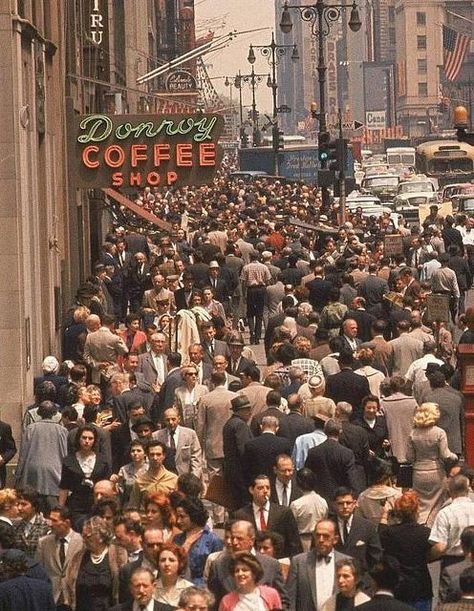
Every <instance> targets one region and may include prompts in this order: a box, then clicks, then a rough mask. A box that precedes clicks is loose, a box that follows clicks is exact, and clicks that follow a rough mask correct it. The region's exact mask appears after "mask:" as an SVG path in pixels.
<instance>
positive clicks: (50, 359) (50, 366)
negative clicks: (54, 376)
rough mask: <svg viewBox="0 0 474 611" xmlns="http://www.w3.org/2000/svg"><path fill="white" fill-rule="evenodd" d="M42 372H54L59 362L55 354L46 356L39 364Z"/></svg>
mask: <svg viewBox="0 0 474 611" xmlns="http://www.w3.org/2000/svg"><path fill="white" fill-rule="evenodd" d="M41 368H42V369H43V372H44V373H56V372H57V371H58V369H59V362H58V359H57V358H56V357H55V356H47V357H46V358H45V359H44V361H43V364H42V366H41Z"/></svg>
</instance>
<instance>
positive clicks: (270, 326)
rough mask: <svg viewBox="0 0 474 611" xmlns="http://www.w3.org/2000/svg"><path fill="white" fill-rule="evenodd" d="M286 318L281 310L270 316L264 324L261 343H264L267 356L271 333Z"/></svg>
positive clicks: (269, 348) (271, 337) (270, 343)
mask: <svg viewBox="0 0 474 611" xmlns="http://www.w3.org/2000/svg"><path fill="white" fill-rule="evenodd" d="M285 318H286V314H285V313H284V312H282V313H281V314H275V316H272V317H271V318H270V319H269V320H268V322H267V324H266V326H265V337H264V339H263V343H264V344H265V354H266V356H267V358H268V355H269V353H270V350H271V347H272V341H273V335H274V333H275V330H276V328H277V327H280V326H281V325H282V324H283V322H284V320H285Z"/></svg>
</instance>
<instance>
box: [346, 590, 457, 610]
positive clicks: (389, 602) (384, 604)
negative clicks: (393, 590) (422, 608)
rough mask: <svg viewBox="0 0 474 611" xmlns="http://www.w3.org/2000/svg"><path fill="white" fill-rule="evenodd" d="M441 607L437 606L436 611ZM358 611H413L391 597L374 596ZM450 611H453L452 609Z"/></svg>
mask: <svg viewBox="0 0 474 611" xmlns="http://www.w3.org/2000/svg"><path fill="white" fill-rule="evenodd" d="M440 608H442V607H439V606H438V611H439V609H440ZM357 610H358V611H381V610H383V611H413V607H410V605H407V604H405V603H402V602H400V601H399V600H395V598H392V597H391V596H385V595H382V594H376V595H375V596H374V597H373V598H372V599H371V600H369V601H368V602H366V603H363V604H362V605H359V606H358V607H357ZM451 611H455V610H454V609H452V610H451Z"/></svg>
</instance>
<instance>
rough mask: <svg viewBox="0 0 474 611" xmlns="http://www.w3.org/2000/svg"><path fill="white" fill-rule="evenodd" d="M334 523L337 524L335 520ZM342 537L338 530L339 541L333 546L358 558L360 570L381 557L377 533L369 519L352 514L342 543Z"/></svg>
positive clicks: (371, 565) (368, 567)
mask: <svg viewBox="0 0 474 611" xmlns="http://www.w3.org/2000/svg"><path fill="white" fill-rule="evenodd" d="M336 523H337V524H338V522H337V520H336ZM342 539H343V537H342V533H341V532H339V541H338V542H337V544H336V546H335V548H336V549H337V551H338V552H341V553H343V554H347V555H348V556H351V557H352V558H355V559H356V560H358V561H359V563H360V565H361V569H362V572H365V571H367V570H369V569H371V568H372V567H373V566H374V564H375V563H376V562H378V561H379V560H380V559H381V557H382V546H381V544H380V539H379V535H378V532H377V529H376V527H375V526H374V524H372V522H371V521H370V520H366V519H365V518H362V517H361V516H358V515H355V514H354V516H353V518H352V524H351V529H350V531H349V536H348V537H347V541H345V542H344V543H343V542H342Z"/></svg>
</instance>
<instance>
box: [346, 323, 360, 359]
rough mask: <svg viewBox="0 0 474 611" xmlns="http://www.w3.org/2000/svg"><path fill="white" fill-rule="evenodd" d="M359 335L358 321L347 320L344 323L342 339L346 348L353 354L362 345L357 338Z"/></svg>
mask: <svg viewBox="0 0 474 611" xmlns="http://www.w3.org/2000/svg"><path fill="white" fill-rule="evenodd" d="M358 333H359V327H358V326H357V321H356V320H354V319H353V318H346V319H345V320H344V322H343V323H342V339H343V340H344V348H345V349H346V350H348V351H350V352H352V353H353V354H354V352H355V351H356V350H357V348H358V347H359V346H360V344H361V341H360V339H359V338H358V337H357V335H358Z"/></svg>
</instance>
